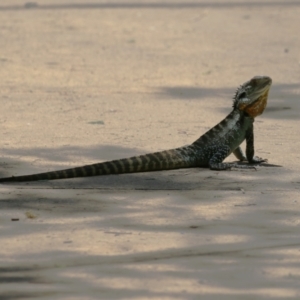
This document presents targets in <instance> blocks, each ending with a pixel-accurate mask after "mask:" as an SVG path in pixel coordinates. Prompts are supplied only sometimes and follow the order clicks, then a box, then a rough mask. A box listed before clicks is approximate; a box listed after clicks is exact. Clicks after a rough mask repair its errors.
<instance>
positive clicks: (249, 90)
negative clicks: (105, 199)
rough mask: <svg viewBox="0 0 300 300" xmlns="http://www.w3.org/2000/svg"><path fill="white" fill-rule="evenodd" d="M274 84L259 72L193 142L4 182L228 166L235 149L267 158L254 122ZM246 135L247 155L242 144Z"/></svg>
mask: <svg viewBox="0 0 300 300" xmlns="http://www.w3.org/2000/svg"><path fill="white" fill-rule="evenodd" d="M271 84H272V80H271V78H270V77H267V76H256V77H253V78H252V79H251V80H249V81H247V82H246V83H244V84H243V85H241V86H240V87H239V88H238V90H237V91H236V94H235V96H234V103H233V111H232V112H231V113H230V114H229V115H228V116H227V117H226V118H225V119H224V120H223V121H221V122H220V123H219V124H217V125H216V126H214V127H213V128H212V129H210V130H209V131H207V132H206V133H205V134H204V135H202V136H201V137H200V138H199V139H198V140H196V141H195V142H194V143H192V144H191V145H188V146H184V147H180V148H176V149H172V150H166V151H161V152H155V153H150V154H145V155H141V156H134V157H131V158H124V159H119V160H113V161H109V162H103V163H97V164H93V165H87V166H82V167H77V168H72V169H66V170H61V171H53V172H46V173H39V174H33V175H25V176H16V177H7V178H0V182H9V181H36V180H53V179H64V178H73V177H86V176H96V175H109V174H123V173H136V172H149V171H159V170H170V169H179V168H191V167H209V168H210V169H212V170H226V169H230V168H231V167H236V165H235V164H228V163H223V160H224V159H225V158H226V157H227V156H228V155H230V154H231V153H233V154H234V155H235V156H236V157H237V158H238V159H239V160H241V161H242V160H248V162H249V163H261V162H264V161H266V160H264V159H261V158H258V157H255V156H254V138H253V122H254V118H255V117H256V116H258V115H260V114H262V112H263V111H264V109H265V107H266V104H267V99H268V92H269V89H270V86H271ZM245 139H246V143H247V144H246V157H245V155H244V154H243V151H242V150H241V148H240V147H239V146H240V144H241V143H242V142H243V141H244V140H245Z"/></svg>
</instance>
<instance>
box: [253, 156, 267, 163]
mask: <svg viewBox="0 0 300 300" xmlns="http://www.w3.org/2000/svg"><path fill="white" fill-rule="evenodd" d="M263 162H268V160H267V159H264V158H261V157H258V156H254V157H253V158H252V160H251V161H250V163H251V164H260V163H263Z"/></svg>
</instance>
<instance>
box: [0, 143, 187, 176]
mask: <svg viewBox="0 0 300 300" xmlns="http://www.w3.org/2000/svg"><path fill="white" fill-rule="evenodd" d="M188 150H189V149H188V147H182V148H177V149H172V150H166V151H162V152H155V153H150V154H145V155H140V156H134V157H131V158H123V159H119V160H112V161H108V162H103V163H97V164H92V165H86V166H82V167H77V168H71V169H65V170H60V171H52V172H45V173H38V174H33V175H24V176H12V177H6V178H0V182H13V181H15V182H21V181H38V180H55V179H67V178H74V177H88V176H98V175H111V174H124V173H137V172H150V171H160V170H170V169H179V168H188V167H192V164H191V161H190V159H189V155H188V154H189V153H188V152H189V151H188Z"/></svg>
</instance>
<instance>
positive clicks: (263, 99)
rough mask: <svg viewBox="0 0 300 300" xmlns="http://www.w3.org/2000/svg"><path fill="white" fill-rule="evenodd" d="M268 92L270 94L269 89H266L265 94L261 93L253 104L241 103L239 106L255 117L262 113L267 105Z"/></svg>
mask: <svg viewBox="0 0 300 300" xmlns="http://www.w3.org/2000/svg"><path fill="white" fill-rule="evenodd" d="M268 94H269V89H268V90H266V92H265V93H264V94H263V95H261V96H260V97H259V98H258V99H257V100H256V101H255V102H253V103H252V104H250V105H246V104H241V105H240V106H239V109H240V110H242V111H244V112H246V113H247V114H248V115H249V116H250V117H252V118H255V117H257V116H259V115H261V114H262V113H263V112H264V110H265V108H266V106H267V102H268Z"/></svg>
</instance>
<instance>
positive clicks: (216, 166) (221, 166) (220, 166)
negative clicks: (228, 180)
mask: <svg viewBox="0 0 300 300" xmlns="http://www.w3.org/2000/svg"><path fill="white" fill-rule="evenodd" d="M234 165H235V164H229V163H211V164H210V165H209V168H210V169H211V170H215V171H225V170H230V169H231V168H232V167H234Z"/></svg>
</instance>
